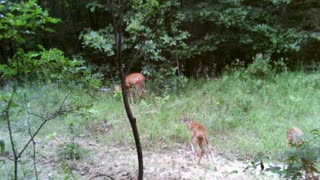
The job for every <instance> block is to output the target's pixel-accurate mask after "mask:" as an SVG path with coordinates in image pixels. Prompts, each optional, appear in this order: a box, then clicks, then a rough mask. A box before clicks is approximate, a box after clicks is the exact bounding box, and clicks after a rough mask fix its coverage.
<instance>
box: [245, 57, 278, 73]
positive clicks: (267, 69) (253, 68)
mask: <svg viewBox="0 0 320 180" xmlns="http://www.w3.org/2000/svg"><path fill="white" fill-rule="evenodd" d="M247 73H248V74H249V75H250V76H252V77H254V78H265V77H267V76H269V75H270V74H271V73H272V66H271V65H270V56H264V55H262V54H257V55H256V57H254V61H253V63H252V64H250V65H249V67H248V68H247Z"/></svg>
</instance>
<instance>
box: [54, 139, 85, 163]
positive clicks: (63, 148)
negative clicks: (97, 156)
mask: <svg viewBox="0 0 320 180" xmlns="http://www.w3.org/2000/svg"><path fill="white" fill-rule="evenodd" d="M84 154H85V150H84V149H83V148H82V147H81V146H80V145H79V144H76V143H64V144H62V145H60V147H59V148H58V157H59V160H60V161H64V160H80V159H81V158H83V156H84Z"/></svg>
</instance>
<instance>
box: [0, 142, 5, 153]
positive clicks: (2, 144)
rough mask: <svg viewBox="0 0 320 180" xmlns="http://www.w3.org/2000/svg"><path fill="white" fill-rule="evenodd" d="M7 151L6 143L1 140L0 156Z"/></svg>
mask: <svg viewBox="0 0 320 180" xmlns="http://www.w3.org/2000/svg"><path fill="white" fill-rule="evenodd" d="M5 150H6V149H5V143H4V141H3V140H0V154H3V153H4V152H5Z"/></svg>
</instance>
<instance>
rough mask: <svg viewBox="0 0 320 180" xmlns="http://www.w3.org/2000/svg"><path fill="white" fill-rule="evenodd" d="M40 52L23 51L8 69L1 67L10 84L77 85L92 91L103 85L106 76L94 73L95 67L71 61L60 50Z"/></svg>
mask: <svg viewBox="0 0 320 180" xmlns="http://www.w3.org/2000/svg"><path fill="white" fill-rule="evenodd" d="M40 50H41V51H40V52H34V51H29V52H24V51H23V50H22V49H20V50H19V52H18V53H17V54H16V55H15V56H14V57H13V58H12V59H10V60H9V63H8V65H0V73H3V77H4V78H5V79H6V80H11V79H19V80H23V81H30V80H39V81H42V82H45V83H49V82H59V83H64V84H70V83H77V84H81V85H85V86H91V87H94V86H99V85H100V83H101V79H102V75H101V74H99V73H93V70H94V67H93V66H89V65H86V64H85V61H84V60H82V59H81V58H74V59H73V60H71V59H69V58H67V57H65V56H64V53H63V52H62V51H61V50H59V49H50V50H46V49H44V48H42V47H40Z"/></svg>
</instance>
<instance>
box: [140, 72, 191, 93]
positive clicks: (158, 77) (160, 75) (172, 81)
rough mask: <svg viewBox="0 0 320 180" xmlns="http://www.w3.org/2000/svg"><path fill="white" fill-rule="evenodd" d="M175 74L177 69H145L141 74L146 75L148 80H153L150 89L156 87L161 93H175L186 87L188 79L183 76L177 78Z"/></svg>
mask: <svg viewBox="0 0 320 180" xmlns="http://www.w3.org/2000/svg"><path fill="white" fill-rule="evenodd" d="M176 72H177V67H162V68H160V69H159V70H157V71H155V70H154V69H152V68H150V67H146V68H144V70H143V73H144V74H147V75H148V76H149V79H153V80H152V87H157V88H156V89H158V90H161V92H168V91H171V92H177V91H178V89H180V88H183V87H185V86H186V85H187V82H188V79H187V78H186V77H184V76H178V75H177V74H176ZM149 82H150V81H149ZM148 87H151V86H148Z"/></svg>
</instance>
